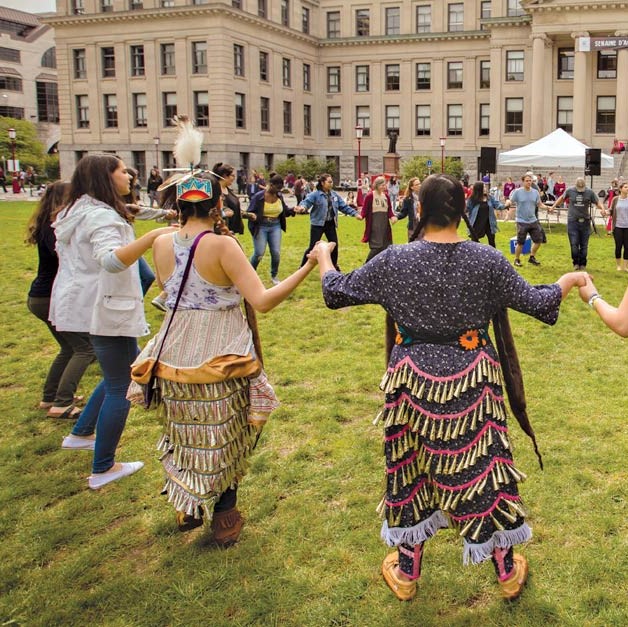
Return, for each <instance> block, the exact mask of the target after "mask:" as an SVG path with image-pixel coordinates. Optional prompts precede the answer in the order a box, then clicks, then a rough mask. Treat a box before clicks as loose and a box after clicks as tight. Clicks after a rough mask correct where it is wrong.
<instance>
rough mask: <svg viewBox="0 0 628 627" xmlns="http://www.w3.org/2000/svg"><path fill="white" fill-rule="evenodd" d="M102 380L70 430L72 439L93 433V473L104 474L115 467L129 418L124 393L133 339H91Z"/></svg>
mask: <svg viewBox="0 0 628 627" xmlns="http://www.w3.org/2000/svg"><path fill="white" fill-rule="evenodd" d="M90 339H91V341H92V346H93V347H94V352H95V353H96V358H97V359H98V363H99V364H100V368H101V369H102V374H103V379H102V381H101V382H100V383H99V384H98V385H97V386H96V389H95V390H94V391H93V392H92V395H91V396H90V397H89V400H88V401H87V405H85V408H84V409H83V411H82V412H81V415H80V416H79V419H78V420H77V421H76V424H75V425H74V428H73V429H72V435H82V436H86V435H92V433H94V431H96V445H95V448H94V462H93V466H92V472H106V471H107V470H109V469H110V468H111V467H112V466H113V464H114V458H115V455H116V447H117V446H118V442H119V441H120V436H121V435H122V431H123V430H124V425H125V424H126V418H127V416H128V415H129V409H130V408H131V403H130V402H129V401H127V400H126V392H127V389H128V387H129V384H130V383H131V364H132V363H133V360H134V359H135V358H136V357H137V355H138V353H139V349H138V346H137V340H136V339H135V338H134V337H109V336H105V335H90Z"/></svg>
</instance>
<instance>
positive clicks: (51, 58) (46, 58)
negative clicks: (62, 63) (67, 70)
mask: <svg viewBox="0 0 628 627" xmlns="http://www.w3.org/2000/svg"><path fill="white" fill-rule="evenodd" d="M41 66H42V67H51V68H56V67H57V52H56V49H55V47H54V46H53V47H52V48H48V50H46V52H44V54H43V55H42V57H41Z"/></svg>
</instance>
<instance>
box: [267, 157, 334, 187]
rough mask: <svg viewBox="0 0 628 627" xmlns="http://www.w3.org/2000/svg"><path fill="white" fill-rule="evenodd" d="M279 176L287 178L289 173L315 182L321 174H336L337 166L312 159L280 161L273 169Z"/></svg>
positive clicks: (330, 162)
mask: <svg viewBox="0 0 628 627" xmlns="http://www.w3.org/2000/svg"><path fill="white" fill-rule="evenodd" d="M273 169H274V170H275V172H277V174H281V176H283V177H285V176H286V175H287V174H288V172H292V173H293V174H294V175H296V176H303V177H304V178H305V179H306V180H307V181H312V180H314V179H315V178H316V177H317V176H318V175H319V174H323V173H327V174H331V175H332V176H334V175H335V174H336V164H335V163H334V162H333V161H331V160H329V161H326V160H324V159H317V158H315V157H310V158H308V159H299V160H297V159H285V160H284V161H278V162H277V163H275V167H274V168H273Z"/></svg>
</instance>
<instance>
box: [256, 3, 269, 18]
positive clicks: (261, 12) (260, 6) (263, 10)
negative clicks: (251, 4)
mask: <svg viewBox="0 0 628 627" xmlns="http://www.w3.org/2000/svg"><path fill="white" fill-rule="evenodd" d="M267 12H268V10H267V7H266V0H257V15H258V16H259V17H266V14H267Z"/></svg>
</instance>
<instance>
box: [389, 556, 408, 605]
mask: <svg viewBox="0 0 628 627" xmlns="http://www.w3.org/2000/svg"><path fill="white" fill-rule="evenodd" d="M398 566H399V554H398V553H389V554H388V555H387V556H386V557H385V558H384V561H383V562H382V575H384V580H385V581H386V583H387V584H388V587H389V588H390V589H391V590H392V591H393V593H394V595H395V596H396V597H397V598H398V599H399V600H400V601H412V599H414V597H415V595H416V581H404V580H403V579H400V578H399V577H398V576H397V573H396V570H397V567H398Z"/></svg>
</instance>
